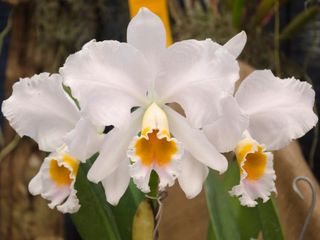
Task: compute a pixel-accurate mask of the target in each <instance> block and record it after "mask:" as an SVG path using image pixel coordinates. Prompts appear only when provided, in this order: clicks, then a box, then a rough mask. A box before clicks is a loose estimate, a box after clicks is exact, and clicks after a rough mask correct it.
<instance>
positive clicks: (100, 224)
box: [71, 154, 122, 240]
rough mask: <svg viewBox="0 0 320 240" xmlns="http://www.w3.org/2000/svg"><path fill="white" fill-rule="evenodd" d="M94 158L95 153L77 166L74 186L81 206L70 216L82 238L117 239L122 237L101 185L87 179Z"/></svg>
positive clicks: (96, 239)
mask: <svg viewBox="0 0 320 240" xmlns="http://www.w3.org/2000/svg"><path fill="white" fill-rule="evenodd" d="M96 158H97V154H96V155H95V156H93V157H92V158H91V159H90V160H88V162H87V163H85V164H80V166H79V170H78V174H77V180H76V184H75V188H76V189H77V191H78V192H77V196H78V198H79V201H80V204H81V208H80V210H79V211H78V212H77V213H75V214H72V215H71V218H72V221H73V222H74V224H75V226H76V227H77V230H78V232H79V233H80V235H81V237H82V239H84V240H92V239H95V240H100V239H101V240H102V239H110V240H113V239H115V240H119V239H122V238H121V237H120V233H119V230H118V228H117V224H116V221H115V218H114V216H113V213H112V209H111V207H110V205H109V204H107V202H106V200H105V194H104V190H103V187H102V186H101V184H94V183H91V182H90V181H89V180H88V179H87V172H88V170H89V168H90V166H91V163H92V161H93V160H95V159H96Z"/></svg>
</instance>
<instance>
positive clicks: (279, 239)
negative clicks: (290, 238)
mask: <svg viewBox="0 0 320 240" xmlns="http://www.w3.org/2000/svg"><path fill="white" fill-rule="evenodd" d="M257 209H258V213H259V217H260V223H261V226H262V233H263V239H264V240H283V239H284V238H283V233H282V230H281V225H280V221H279V217H278V213H277V209H276V205H275V203H274V200H273V199H272V198H271V199H270V200H269V201H268V202H266V203H259V204H258V207H257Z"/></svg>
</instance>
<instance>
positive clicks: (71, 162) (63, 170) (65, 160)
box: [49, 154, 79, 186]
mask: <svg viewBox="0 0 320 240" xmlns="http://www.w3.org/2000/svg"><path fill="white" fill-rule="evenodd" d="M78 167H79V161H78V160H75V159H74V158H72V157H71V156H69V155H67V154H65V155H63V156H62V161H61V162H60V164H59V163H58V160H56V159H51V160H50V165H49V175H50V177H51V179H52V181H53V182H55V183H56V184H57V185H58V186H69V185H70V184H71V183H72V181H73V179H72V176H74V177H75V176H77V173H78Z"/></svg>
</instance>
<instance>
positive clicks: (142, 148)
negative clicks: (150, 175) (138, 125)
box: [135, 129, 178, 166]
mask: <svg viewBox="0 0 320 240" xmlns="http://www.w3.org/2000/svg"><path fill="white" fill-rule="evenodd" d="M158 132H159V130H158V129H156V130H152V132H150V133H147V136H148V139H146V138H144V137H140V138H139V139H138V140H137V141H136V143H135V149H136V151H135V152H136V155H137V156H138V157H139V158H140V159H141V162H142V164H143V165H145V166H150V165H151V164H152V163H155V164H157V165H158V166H164V165H166V164H168V163H170V161H171V159H172V157H173V156H174V155H175V154H176V153H177V150H178V148H177V145H176V143H175V141H173V140H172V139H169V140H168V139H167V138H166V137H163V138H161V139H159V138H158V136H157V134H158Z"/></svg>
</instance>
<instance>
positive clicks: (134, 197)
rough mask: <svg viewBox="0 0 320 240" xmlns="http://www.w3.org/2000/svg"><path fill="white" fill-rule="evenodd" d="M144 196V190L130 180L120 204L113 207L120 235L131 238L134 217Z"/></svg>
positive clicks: (123, 237)
mask: <svg viewBox="0 0 320 240" xmlns="http://www.w3.org/2000/svg"><path fill="white" fill-rule="evenodd" d="M143 198H144V195H143V194H142V192H141V191H139V190H138V189H137V187H136V186H135V185H134V183H133V182H130V185H129V187H128V189H127V191H126V193H125V194H124V195H123V197H122V198H121V200H120V201H119V204H118V205H117V206H115V207H113V206H112V207H111V209H112V212H113V214H114V218H115V220H116V223H117V225H118V229H119V232H120V235H121V237H122V239H124V240H125V239H131V236H132V223H133V218H134V215H135V214H136V211H137V208H138V206H139V204H140V202H141V201H142V200H143Z"/></svg>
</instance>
